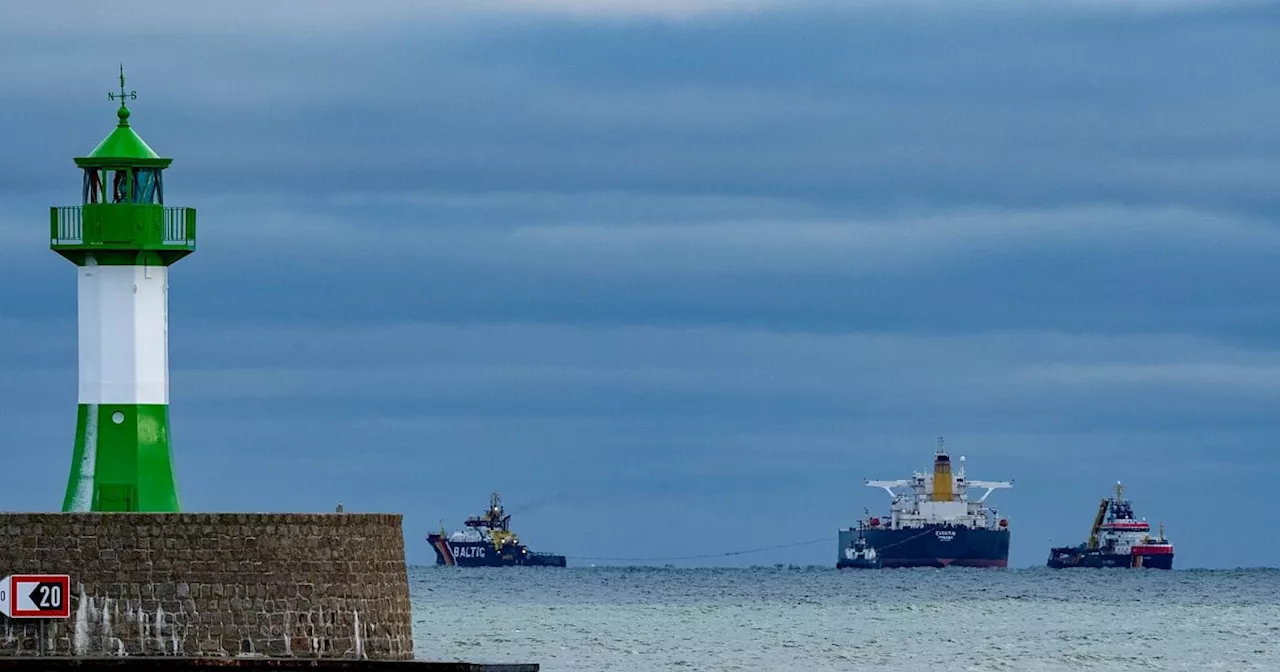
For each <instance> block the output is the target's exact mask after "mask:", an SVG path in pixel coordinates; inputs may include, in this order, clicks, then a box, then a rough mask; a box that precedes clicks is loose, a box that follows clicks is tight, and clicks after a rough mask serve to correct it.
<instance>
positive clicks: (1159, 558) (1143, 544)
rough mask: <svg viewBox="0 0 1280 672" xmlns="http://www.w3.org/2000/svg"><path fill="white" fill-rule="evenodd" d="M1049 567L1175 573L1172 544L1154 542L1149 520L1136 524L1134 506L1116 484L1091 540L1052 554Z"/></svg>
mask: <svg viewBox="0 0 1280 672" xmlns="http://www.w3.org/2000/svg"><path fill="white" fill-rule="evenodd" d="M1049 566H1050V567H1052V568H1054V569H1063V568H1066V567H1149V568H1151V569H1173V544H1172V543H1170V542H1169V540H1167V539H1165V538H1164V523H1160V536H1158V537H1156V538H1154V539H1152V538H1151V525H1150V524H1149V523H1147V521H1146V519H1145V518H1144V519H1142V520H1134V518H1133V506H1132V504H1130V503H1129V500H1127V499H1125V498H1124V485H1123V484H1121V483H1120V482H1119V481H1116V492H1115V495H1113V496H1112V497H1108V498H1106V499H1103V500H1102V502H1101V503H1099V504H1098V513H1097V514H1096V515H1094V517H1093V527H1091V528H1090V529H1089V539H1088V540H1087V541H1085V543H1083V544H1080V545H1079V546H1060V547H1058V548H1052V549H1050V550H1049Z"/></svg>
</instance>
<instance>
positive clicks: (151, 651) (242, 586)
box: [0, 513, 413, 663]
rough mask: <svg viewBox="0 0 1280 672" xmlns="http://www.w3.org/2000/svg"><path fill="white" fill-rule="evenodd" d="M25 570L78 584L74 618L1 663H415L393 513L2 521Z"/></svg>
mask: <svg viewBox="0 0 1280 672" xmlns="http://www.w3.org/2000/svg"><path fill="white" fill-rule="evenodd" d="M22 573H43V574H68V575H70V577H71V592H72V595H71V598H72V599H71V618H70V619H69V620H67V621H49V622H45V623H44V624H43V625H41V624H40V623H38V622H33V621H16V620H14V621H7V622H5V623H4V624H3V626H4V632H3V633H0V657H25V656H36V655H44V656H49V655H53V656H108V657H112V656H114V657H119V656H131V657H138V656H146V657H153V656H176V657H197V658H207V657H212V658H228V657H240V658H245V657H259V656H267V657H273V658H300V659H305V658H311V659H350V660H404V661H407V660H410V659H412V658H413V632H412V621H411V618H410V607H409V582H408V576H407V573H406V568H405V560H404V537H403V535H402V530H401V516H400V515H398V514H394V515H393V514H356V513H328V514H294V513H265V514H264V513H0V576H3V575H4V574H22ZM2 619H3V617H0V620H2ZM50 662H51V661H50ZM137 662H139V663H141V662H142V661H137ZM174 662H177V661H176V660H175V661H174ZM209 662H212V661H209Z"/></svg>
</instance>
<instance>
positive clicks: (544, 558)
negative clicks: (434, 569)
mask: <svg viewBox="0 0 1280 672" xmlns="http://www.w3.org/2000/svg"><path fill="white" fill-rule="evenodd" d="M427 541H428V542H429V543H430V544H431V548H432V550H434V551H435V552H436V564H437V565H448V566H456V567H564V566H566V564H567V563H566V562H565V557H564V556H563V555H554V554H551V553H529V552H528V551H527V550H526V549H525V547H524V546H519V545H515V546H505V547H503V548H502V549H496V548H494V547H493V544H491V543H489V542H487V541H449V540H447V539H445V538H444V537H442V536H440V535H438V534H432V535H430V536H428V537H427Z"/></svg>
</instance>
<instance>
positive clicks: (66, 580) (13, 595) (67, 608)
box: [7, 574, 71, 618]
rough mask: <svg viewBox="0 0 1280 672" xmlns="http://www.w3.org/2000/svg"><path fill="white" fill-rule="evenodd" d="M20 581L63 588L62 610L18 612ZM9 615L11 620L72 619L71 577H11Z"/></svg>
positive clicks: (22, 575) (33, 575)
mask: <svg viewBox="0 0 1280 672" xmlns="http://www.w3.org/2000/svg"><path fill="white" fill-rule="evenodd" d="M18 581H22V582H23V583H27V582H30V581H36V582H39V583H45V582H51V583H58V584H60V585H61V586H62V609H60V610H58V611H51V610H42V609H36V610H35V611H19V610H18V591H17V590H16V589H17V587H18ZM7 588H8V589H9V613H10V614H12V616H11V617H10V618H71V577H70V576H68V575H66V574H14V575H12V576H10V577H9V585H8V586H7Z"/></svg>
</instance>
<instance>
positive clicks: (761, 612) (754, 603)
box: [409, 567, 1280, 672]
mask: <svg viewBox="0 0 1280 672" xmlns="http://www.w3.org/2000/svg"><path fill="white" fill-rule="evenodd" d="M409 581H410V585H411V591H412V597H413V608H414V639H415V642H416V650H417V657H419V658H426V659H437V660H459V659H460V660H469V661H476V662H535V663H541V664H542V669H543V670H546V671H548V672H568V671H570V670H572V671H573V672H582V671H584V670H591V671H606V670H617V671H618V672H624V671H625V672H642V671H647V670H675V669H690V670H801V669H802V670H903V671H906V670H911V671H916V670H925V669H946V670H1029V671H1030V670H1108V671H1113V670H1143V671H1144V672H1146V671H1149V670H1152V669H1160V670H1271V671H1274V670H1280V571H1274V570H1247V571H1246V570H1242V571H1199V570H1192V571H1173V572H1157V571H1124V570H1110V571H1108V570H1101V571H1089V570H1067V571H1057V572H1055V571H1050V570H1008V571H1003V570H981V569H978V570H965V569H947V570H882V571H861V572H859V571H837V570H835V569H825V568H821V569H820V568H811V569H772V568H759V569H626V568H602V569H586V568H583V569H574V568H569V569H549V568H506V569H459V568H446V567H413V568H410V571H409Z"/></svg>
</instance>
